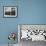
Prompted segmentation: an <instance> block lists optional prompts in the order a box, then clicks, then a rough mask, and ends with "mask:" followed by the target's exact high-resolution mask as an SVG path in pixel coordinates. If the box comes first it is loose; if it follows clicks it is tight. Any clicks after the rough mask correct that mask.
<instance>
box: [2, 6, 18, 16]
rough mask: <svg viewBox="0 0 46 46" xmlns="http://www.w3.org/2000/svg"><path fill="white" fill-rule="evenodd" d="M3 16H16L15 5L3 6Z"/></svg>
mask: <svg viewBox="0 0 46 46" xmlns="http://www.w3.org/2000/svg"><path fill="white" fill-rule="evenodd" d="M3 10H4V17H16V16H17V7H15V6H4V9H3Z"/></svg>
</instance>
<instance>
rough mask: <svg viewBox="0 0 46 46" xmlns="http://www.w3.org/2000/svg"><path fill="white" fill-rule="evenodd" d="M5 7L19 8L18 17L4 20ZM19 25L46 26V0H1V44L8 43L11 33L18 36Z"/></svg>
mask: <svg viewBox="0 0 46 46" xmlns="http://www.w3.org/2000/svg"><path fill="white" fill-rule="evenodd" d="M3 6H17V7H18V16H17V17H16V18H3ZM18 24H46V0H0V44H7V43H8V39H7V36H8V34H9V32H11V31H12V32H16V34H17V32H18V30H17V25H18ZM17 42H18V41H17V40H16V43H17Z"/></svg>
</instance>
